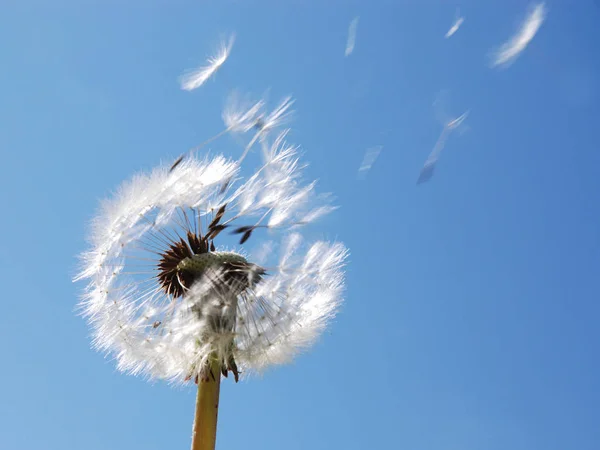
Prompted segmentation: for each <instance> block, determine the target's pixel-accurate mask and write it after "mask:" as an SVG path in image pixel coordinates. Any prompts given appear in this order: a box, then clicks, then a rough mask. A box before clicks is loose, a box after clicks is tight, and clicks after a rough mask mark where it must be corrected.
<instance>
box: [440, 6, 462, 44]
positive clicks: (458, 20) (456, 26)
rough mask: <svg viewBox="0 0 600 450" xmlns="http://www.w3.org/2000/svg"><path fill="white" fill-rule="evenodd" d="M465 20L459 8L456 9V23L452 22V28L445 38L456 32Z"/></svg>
mask: <svg viewBox="0 0 600 450" xmlns="http://www.w3.org/2000/svg"><path fill="white" fill-rule="evenodd" d="M464 21H465V18H464V17H461V16H460V13H459V10H458V9H457V10H456V18H455V19H454V23H453V24H452V26H451V27H450V29H449V30H448V31H447V32H446V35H445V38H446V39H448V38H449V37H451V36H452V35H453V34H454V33H456V32H457V31H458V29H459V28H460V26H461V25H462V24H463V22H464Z"/></svg>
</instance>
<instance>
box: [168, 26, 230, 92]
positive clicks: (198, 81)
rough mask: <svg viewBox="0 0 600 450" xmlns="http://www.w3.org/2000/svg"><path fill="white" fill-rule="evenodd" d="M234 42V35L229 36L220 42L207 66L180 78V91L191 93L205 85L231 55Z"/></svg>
mask: <svg viewBox="0 0 600 450" xmlns="http://www.w3.org/2000/svg"><path fill="white" fill-rule="evenodd" d="M234 42H235V35H234V34H231V35H230V36H229V39H228V40H227V41H225V40H223V41H221V43H220V44H219V49H218V50H217V52H216V55H214V56H210V57H209V58H208V59H207V61H206V62H207V64H206V65H205V66H202V67H199V68H197V69H194V70H190V71H189V72H188V73H186V74H184V75H183V76H181V78H180V83H181V89H183V90H184V91H193V90H194V89H197V88H199V87H200V86H202V85H203V84H204V83H206V81H207V80H208V79H209V78H210V77H212V76H213V75H214V74H215V73H217V71H218V70H219V69H220V68H221V66H222V65H223V64H225V61H227V58H228V57H229V54H230V53H231V49H232V48H233V43H234Z"/></svg>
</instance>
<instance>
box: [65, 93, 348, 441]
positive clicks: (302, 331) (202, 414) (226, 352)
mask: <svg viewBox="0 0 600 450" xmlns="http://www.w3.org/2000/svg"><path fill="white" fill-rule="evenodd" d="M289 104H291V100H287V101H286V102H284V103H282V105H284V106H282V107H281V105H280V108H279V109H276V111H279V113H278V114H275V116H276V117H271V118H270V119H269V118H268V117H267V119H266V121H267V122H268V121H269V120H271V122H272V123H275V122H276V121H277V120H279V119H280V118H281V116H282V109H283V114H285V112H286V111H287V109H285V105H289ZM249 120H250V119H249ZM236 123H238V124H239V123H240V122H239V121H238V122H236ZM242 129H245V127H242ZM263 131H264V130H263ZM286 134H287V130H284V131H283V132H281V133H280V134H278V135H276V136H274V137H273V138H272V139H271V138H270V134H269V133H267V132H265V133H264V134H263V136H262V139H261V148H262V149H263V152H262V155H263V161H262V163H261V165H260V166H259V167H258V169H257V170H255V172H254V173H253V174H251V175H249V176H247V177H244V176H243V173H242V171H241V165H240V164H239V161H230V160H227V159H225V158H224V157H221V156H216V157H214V158H212V159H201V158H198V157H195V156H194V157H189V158H186V159H181V160H179V161H178V162H177V164H175V165H174V166H173V167H172V168H170V169H169V168H168V167H158V168H156V169H155V170H153V171H152V172H150V173H146V174H138V175H136V176H134V177H133V178H132V179H131V180H129V181H128V182H126V183H124V184H123V185H121V187H120V188H119V190H118V191H117V194H116V195H115V196H114V197H113V198H112V199H110V200H107V201H105V202H103V203H102V206H101V209H100V212H99V213H98V215H97V216H96V218H95V219H94V220H93V222H92V230H91V234H90V242H91V249H90V250H89V251H87V252H85V253H84V254H83V255H82V256H81V260H82V268H81V271H80V273H79V275H78V276H77V277H76V280H87V282H88V284H87V287H86V289H85V290H84V293H83V295H82V300H81V303H80V307H81V309H82V313H83V315H84V316H85V317H86V318H87V320H88V323H89V324H90V327H91V329H92V336H93V346H94V348H96V349H97V350H99V351H102V352H105V353H107V354H109V355H110V356H112V357H114V359H115V360H116V362H117V368H118V369H119V370H120V371H122V372H126V373H130V374H134V375H143V376H145V377H148V378H152V379H164V380H169V381H171V382H173V383H185V382H196V383H197V384H198V386H199V388H198V400H197V409H196V421H195V422H194V438H193V447H192V448H193V449H209V448H214V442H215V441H214V439H215V436H216V417H217V414H216V408H217V407H218V392H219V383H220V381H219V380H220V377H221V374H222V375H223V376H225V377H227V375H228V374H229V373H231V374H232V375H233V377H234V378H235V381H237V380H238V379H239V377H240V375H242V374H249V373H252V372H261V371H263V370H264V369H266V368H267V367H269V366H272V365H276V364H283V363H287V362H289V361H290V360H291V359H292V358H293V357H294V355H295V354H297V353H298V352H300V351H302V350H305V349H307V348H308V347H309V346H310V345H312V344H313V343H314V342H315V340H316V339H317V338H318V337H319V335H320V334H321V333H322V332H323V330H324V329H325V327H326V326H327V324H328V322H329V321H330V320H331V318H332V317H333V316H334V315H335V314H336V311H337V309H338V307H339V305H340V302H341V295H342V290H343V266H344V263H345V259H346V255H347V250H346V248H345V247H344V246H343V245H342V244H341V243H329V242H324V241H317V242H306V241H305V239H303V237H302V235H301V234H300V231H301V226H302V225H304V224H306V223H309V222H312V221H314V220H316V219H317V218H318V217H320V216H322V215H324V214H327V213H328V212H330V211H331V210H332V209H333V207H332V206H330V205H329V204H328V203H327V202H326V201H325V200H324V198H325V197H323V196H318V195H317V194H316V193H315V183H314V182H313V183H308V184H305V183H303V182H302V180H301V174H302V173H301V172H302V171H301V169H302V166H301V165H300V164H299V160H298V155H297V147H295V146H292V145H289V144H288V143H287V142H286V140H285V136H286ZM224 185H225V186H226V187H225V188H223V186H224ZM266 234H269V236H270V237H269V239H270V241H269V243H268V244H266V245H267V246H272V245H273V244H272V243H271V240H274V239H277V242H279V245H278V246H277V248H278V249H279V258H278V259H277V256H276V255H274V252H270V255H265V254H264V253H263V254H261V255H260V259H261V265H259V264H257V263H255V262H253V258H252V257H251V255H247V254H246V252H244V250H243V249H244V244H245V243H246V242H247V241H250V242H252V241H254V240H262V239H264V238H265V237H266ZM227 236H230V239H231V237H234V236H235V238H236V239H239V244H238V247H237V248H238V250H235V249H232V248H227V247H225V246H223V243H224V244H227ZM219 241H220V242H221V245H219ZM259 248H260V247H259Z"/></svg>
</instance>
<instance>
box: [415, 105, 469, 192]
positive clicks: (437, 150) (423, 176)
mask: <svg viewBox="0 0 600 450" xmlns="http://www.w3.org/2000/svg"><path fill="white" fill-rule="evenodd" d="M468 116H469V111H466V112H464V113H463V114H461V115H460V116H459V117H456V118H455V119H451V120H449V121H448V122H446V123H445V125H444V127H443V128H442V132H441V133H440V135H439V137H438V139H437V141H436V143H435V145H434V146H433V150H431V153H430V154H429V156H428V157H427V160H426V161H425V164H424V165H423V168H422V169H421V172H420V173H419V177H418V178H417V184H422V183H425V182H427V181H429V180H430V179H431V178H432V177H433V172H434V170H435V165H436V163H437V161H438V159H439V157H440V155H441V153H442V150H444V147H445V145H446V141H447V139H448V137H449V136H450V133H451V132H452V131H453V130H456V129H458V128H459V127H460V126H461V125H462V123H463V122H464V121H465V119H466V118H467V117H468Z"/></svg>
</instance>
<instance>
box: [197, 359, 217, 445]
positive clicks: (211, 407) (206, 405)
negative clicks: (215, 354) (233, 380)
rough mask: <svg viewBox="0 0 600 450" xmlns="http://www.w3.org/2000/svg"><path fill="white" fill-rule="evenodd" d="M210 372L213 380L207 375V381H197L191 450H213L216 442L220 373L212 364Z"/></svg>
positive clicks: (215, 365)
mask: <svg viewBox="0 0 600 450" xmlns="http://www.w3.org/2000/svg"><path fill="white" fill-rule="evenodd" d="M211 370H212V374H213V375H214V378H213V377H212V376H211V375H210V374H209V376H208V380H206V381H202V380H198V395H197V397H196V415H195V417H194V428H193V432H192V450H214V449H215V443H216V441H217V416H218V414H219V391H220V387H221V371H220V369H219V367H218V364H212V365H211Z"/></svg>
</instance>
